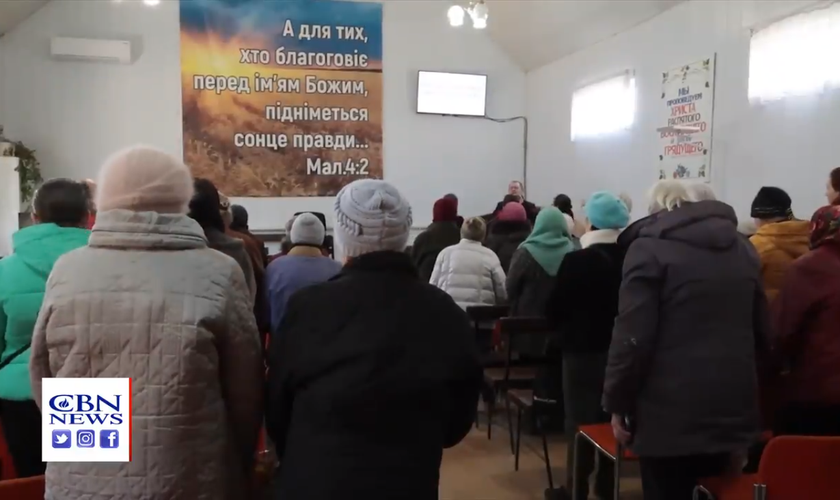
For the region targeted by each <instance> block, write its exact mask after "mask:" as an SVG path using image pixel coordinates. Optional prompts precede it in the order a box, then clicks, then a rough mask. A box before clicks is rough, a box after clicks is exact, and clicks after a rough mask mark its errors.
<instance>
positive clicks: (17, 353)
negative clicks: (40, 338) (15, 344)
mask: <svg viewBox="0 0 840 500" xmlns="http://www.w3.org/2000/svg"><path fill="white" fill-rule="evenodd" d="M29 346H30V342H27V343H26V345H23V346H21V347H20V348H19V349H18V350H17V351H15V352H13V353H12V354H10V355H9V357H7V358H6V359H4V360H2V361H0V370H2V369H3V368H6V365H8V364H9V363H11V362H12V361H14V360H15V358H17V357H18V356H20V355H21V354H23V353H24V352H25V351H26V350H27V349H29Z"/></svg>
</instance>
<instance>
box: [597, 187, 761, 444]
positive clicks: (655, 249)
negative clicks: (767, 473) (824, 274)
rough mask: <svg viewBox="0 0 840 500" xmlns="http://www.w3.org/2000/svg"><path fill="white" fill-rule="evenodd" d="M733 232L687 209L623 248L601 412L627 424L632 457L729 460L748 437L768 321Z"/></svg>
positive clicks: (728, 222)
mask: <svg viewBox="0 0 840 500" xmlns="http://www.w3.org/2000/svg"><path fill="white" fill-rule="evenodd" d="M736 224H737V219H736V217H735V212H734V210H733V209H732V207H730V206H728V205H726V204H724V203H721V202H719V201H701V202H697V203H689V204H686V205H683V206H682V207H679V208H677V209H675V210H673V211H670V212H660V213H659V214H657V216H656V217H654V218H653V220H650V221H649V223H648V224H647V225H644V224H643V226H644V227H642V229H641V230H640V231H639V234H638V237H637V238H636V239H635V240H634V241H632V243H631V244H630V247H629V250H628V252H627V255H626V257H625V260H624V268H623V279H622V283H621V289H620V291H619V311H618V316H617V318H616V321H615V328H614V329H613V339H612V344H611V345H610V351H609V361H608V366H607V372H606V379H605V384H604V407H605V409H606V410H607V411H608V412H610V413H617V414H622V415H627V414H631V415H633V416H635V421H636V424H635V425H636V429H635V432H634V435H633V445H632V447H633V451H635V452H636V453H637V454H638V455H640V456H647V457H676V456H686V455H697V454H714V453H724V452H732V451H736V450H743V449H746V448H747V447H749V446H750V445H751V444H752V443H754V442H755V440H756V439H757V438H758V435H759V426H760V418H759V402H758V382H757V374H756V369H757V367H756V358H757V354H758V353H757V350H763V349H765V348H766V346H767V345H768V340H767V337H768V333H769V332H768V323H769V319H768V317H767V301H766V299H765V297H764V291H763V287H762V282H761V272H760V263H759V260H758V255H757V253H756V251H755V249H754V248H753V247H752V245H751V244H750V243H749V242H748V241H747V240H745V239H744V238H743V237H741V236H740V235H739V234H738V232H737V230H736Z"/></svg>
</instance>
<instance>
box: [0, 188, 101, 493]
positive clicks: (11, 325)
mask: <svg viewBox="0 0 840 500" xmlns="http://www.w3.org/2000/svg"><path fill="white" fill-rule="evenodd" d="M32 206H33V214H32V220H33V222H35V224H34V225H32V226H29V227H27V228H24V229H21V230H20V231H18V232H16V233H15V234H14V235H12V246H13V248H14V250H13V253H12V255H10V256H8V257H6V258H4V259H2V260H0V366H2V368H0V421H2V426H3V434H4V435H5V438H6V443H7V445H8V448H9V453H10V454H11V455H12V461H13V462H14V466H15V471H16V472H17V476H18V477H30V476H38V475H41V474H43V473H44V469H45V467H46V464H44V463H43V462H42V461H41V413H40V411H39V410H38V406H37V405H36V404H35V401H33V400H32V388H31V386H30V383H29V343H30V341H31V339H32V331H33V329H34V327H35V320H36V319H37V318H38V311H39V310H40V308H41V302H42V301H43V299H44V290H45V289H46V285H47V278H48V277H49V275H50V271H52V268H53V265H54V264H55V262H56V261H57V260H58V259H59V257H61V256H62V255H64V254H65V253H67V252H69V251H71V250H74V249H76V248H79V247H83V246H85V245H87V241H88V237H89V236H90V231H88V230H87V229H84V227H85V224H86V223H87V219H88V216H89V214H90V207H91V203H90V197H89V194H88V191H87V190H86V189H85V187H84V185H83V184H82V183H80V182H76V181H73V180H69V179H53V180H50V181H47V182H46V183H44V185H43V186H41V188H40V189H38V192H37V193H36V194H35V200H34V201H33V204H32Z"/></svg>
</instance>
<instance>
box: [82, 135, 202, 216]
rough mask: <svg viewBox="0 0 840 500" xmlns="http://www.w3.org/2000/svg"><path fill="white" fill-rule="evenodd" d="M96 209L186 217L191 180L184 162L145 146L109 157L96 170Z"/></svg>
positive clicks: (191, 190) (190, 193)
mask: <svg viewBox="0 0 840 500" xmlns="http://www.w3.org/2000/svg"><path fill="white" fill-rule="evenodd" d="M96 184H97V186H96V208H97V210H99V211H105V210H114V209H125V210H132V211H135V212H158V213H163V214H185V213H187V207H188V205H189V202H190V198H191V197H192V194H193V180H192V175H190V171H189V169H188V168H187V166H186V165H184V163H183V162H181V161H180V160H178V159H177V158H175V157H174V156H171V155H169V154H167V153H164V152H162V151H158V150H157V149H153V148H150V147H147V146H134V147H131V148H128V149H125V150H123V151H120V152H118V153H116V154H114V155H113V156H111V157H110V158H109V159H108V160H106V161H105V163H104V164H103V165H102V168H101V169H100V170H99V179H98V181H97V183H96Z"/></svg>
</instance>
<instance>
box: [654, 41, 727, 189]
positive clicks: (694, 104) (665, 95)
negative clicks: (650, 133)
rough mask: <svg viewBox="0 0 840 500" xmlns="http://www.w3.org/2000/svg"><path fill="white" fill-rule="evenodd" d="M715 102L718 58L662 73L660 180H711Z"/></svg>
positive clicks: (659, 139)
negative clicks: (716, 62)
mask: <svg viewBox="0 0 840 500" xmlns="http://www.w3.org/2000/svg"><path fill="white" fill-rule="evenodd" d="M714 100H715V56H714V55H712V57H710V58H708V59H702V60H700V61H696V62H693V63H691V64H687V65H685V66H680V67H679V68H674V69H672V70H670V71H667V72H665V73H662V93H661V94H660V108H659V109H660V111H659V112H660V115H659V116H660V118H659V119H658V121H657V125H658V127H657V128H658V129H659V131H658V132H657V134H658V137H657V145H658V149H659V153H658V155H659V178H660V179H695V180H696V179H699V180H704V181H706V182H710V181H711V176H712V172H711V164H712V114H713V113H714V107H715V106H714ZM662 129H666V130H662Z"/></svg>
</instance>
